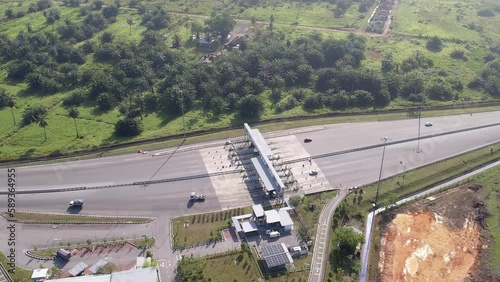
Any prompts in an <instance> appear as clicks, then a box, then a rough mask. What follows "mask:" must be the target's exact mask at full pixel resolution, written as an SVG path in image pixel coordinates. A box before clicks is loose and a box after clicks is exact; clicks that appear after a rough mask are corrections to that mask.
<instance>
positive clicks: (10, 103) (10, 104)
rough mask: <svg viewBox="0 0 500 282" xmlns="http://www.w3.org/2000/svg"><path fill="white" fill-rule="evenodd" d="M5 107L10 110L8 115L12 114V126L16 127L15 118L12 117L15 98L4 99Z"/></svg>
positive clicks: (10, 96) (7, 97)
mask: <svg viewBox="0 0 500 282" xmlns="http://www.w3.org/2000/svg"><path fill="white" fill-rule="evenodd" d="M5 100H6V101H5V105H6V106H7V107H9V108H10V113H11V114H12V120H13V121H14V125H16V118H15V117H14V109H13V108H14V107H15V106H16V98H15V97H14V96H12V95H7V96H6V97H5Z"/></svg>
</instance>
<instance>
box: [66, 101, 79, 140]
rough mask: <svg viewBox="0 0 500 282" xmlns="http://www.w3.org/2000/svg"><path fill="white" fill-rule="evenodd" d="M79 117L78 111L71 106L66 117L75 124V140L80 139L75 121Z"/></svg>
mask: <svg viewBox="0 0 500 282" xmlns="http://www.w3.org/2000/svg"><path fill="white" fill-rule="evenodd" d="M79 115H80V112H79V111H78V109H77V108H76V107H75V106H71V107H70V108H69V109H68V117H70V118H72V119H73V121H74V122H75V129H76V138H79V137H80V135H79V134H78V126H77V125H76V119H77V118H78V116H79Z"/></svg>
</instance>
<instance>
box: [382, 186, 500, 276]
mask: <svg viewBox="0 0 500 282" xmlns="http://www.w3.org/2000/svg"><path fill="white" fill-rule="evenodd" d="M479 189H480V185H477V184H469V185H467V186H460V187H457V188H454V189H452V190H449V191H447V192H444V193H441V194H439V195H435V196H433V197H429V198H427V199H425V200H422V201H419V202H417V203H415V204H412V205H410V206H406V207H403V208H400V209H397V210H395V211H393V212H392V213H390V214H387V215H386V216H385V218H384V222H385V225H386V226H385V231H384V233H383V237H382V240H381V250H380V253H379V257H380V260H379V271H380V278H381V281H464V280H471V281H492V280H489V279H490V278H492V277H491V274H490V273H488V272H487V271H484V268H483V267H479V266H480V264H481V254H482V250H484V249H486V248H487V242H486V239H485V238H484V236H482V235H483V232H484V218H485V216H486V214H487V212H486V208H485V206H484V204H483V198H482V196H481V194H480V193H479V192H478V190H479ZM483 263H484V262H483Z"/></svg>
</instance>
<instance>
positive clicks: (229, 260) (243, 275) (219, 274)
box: [204, 251, 260, 282]
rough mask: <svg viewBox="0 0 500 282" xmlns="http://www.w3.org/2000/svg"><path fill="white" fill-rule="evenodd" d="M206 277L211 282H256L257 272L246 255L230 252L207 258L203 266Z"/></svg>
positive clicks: (252, 261) (258, 275)
mask: <svg viewBox="0 0 500 282" xmlns="http://www.w3.org/2000/svg"><path fill="white" fill-rule="evenodd" d="M204 269H205V273H206V277H211V281H234V280H235V279H237V280H238V281H241V282H245V281H249V282H251V281H258V280H259V278H260V274H259V270H258V269H257V265H256V264H255V261H254V260H253V259H252V258H251V257H249V256H248V254H247V253H245V252H243V251H240V252H231V253H229V254H227V255H224V256H217V257H209V258H208V259H207V263H206V265H205V268H204Z"/></svg>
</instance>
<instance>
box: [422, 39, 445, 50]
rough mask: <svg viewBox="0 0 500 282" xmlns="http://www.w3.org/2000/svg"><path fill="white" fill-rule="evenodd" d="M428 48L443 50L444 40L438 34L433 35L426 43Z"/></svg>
mask: <svg viewBox="0 0 500 282" xmlns="http://www.w3.org/2000/svg"><path fill="white" fill-rule="evenodd" d="M426 47H427V50H429V51H433V52H441V50H443V41H441V39H440V38H439V37H437V36H433V37H431V38H430V39H429V40H428V41H427V44H426Z"/></svg>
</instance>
